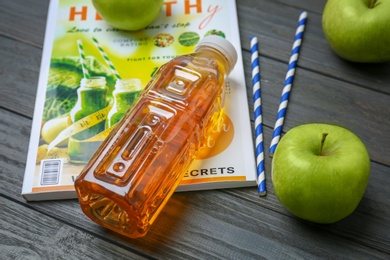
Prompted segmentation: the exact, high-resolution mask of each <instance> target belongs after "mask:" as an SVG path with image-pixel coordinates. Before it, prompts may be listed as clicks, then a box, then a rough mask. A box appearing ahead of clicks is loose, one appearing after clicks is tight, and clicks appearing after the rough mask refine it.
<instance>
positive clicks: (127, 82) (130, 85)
mask: <svg viewBox="0 0 390 260" xmlns="http://www.w3.org/2000/svg"><path fill="white" fill-rule="evenodd" d="M115 90H117V91H119V92H128V91H140V90H141V80H140V79H137V78H127V79H118V80H117V81H116V83H115Z"/></svg>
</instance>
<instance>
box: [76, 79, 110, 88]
mask: <svg viewBox="0 0 390 260" xmlns="http://www.w3.org/2000/svg"><path fill="white" fill-rule="evenodd" d="M80 87H81V88H89V89H104V88H105V87H106V78H105V77H91V78H89V79H86V78H83V79H81V82H80Z"/></svg>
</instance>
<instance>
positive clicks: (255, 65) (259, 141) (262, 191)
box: [250, 36, 267, 196]
mask: <svg viewBox="0 0 390 260" xmlns="http://www.w3.org/2000/svg"><path fill="white" fill-rule="evenodd" d="M250 45H251V62H252V85H253V103H254V104H253V111H254V116H255V136H256V144H255V145H256V165H257V191H258V193H259V195H260V196H265V195H266V194H267V189H266V186H265V171H264V143H263V119H262V117H263V115H262V111H261V89H260V69H259V68H260V66H259V52H258V43H257V37H254V36H253V37H252V38H251V42H250Z"/></svg>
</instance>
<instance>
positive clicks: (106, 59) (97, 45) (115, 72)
mask: <svg viewBox="0 0 390 260" xmlns="http://www.w3.org/2000/svg"><path fill="white" fill-rule="evenodd" d="M92 41H93V43H94V44H95V46H96V48H97V49H98V50H99V52H100V54H101V55H102V57H103V59H104V61H105V62H106V63H107V65H108V67H110V69H111V72H112V74H114V76H115V78H116V79H121V76H120V75H119V73H118V71H117V70H116V69H115V66H114V64H113V63H112V62H111V60H110V58H108V56H107V54H106V52H105V51H104V49H103V47H102V46H101V45H100V43H99V41H98V40H97V39H96V38H95V37H92Z"/></svg>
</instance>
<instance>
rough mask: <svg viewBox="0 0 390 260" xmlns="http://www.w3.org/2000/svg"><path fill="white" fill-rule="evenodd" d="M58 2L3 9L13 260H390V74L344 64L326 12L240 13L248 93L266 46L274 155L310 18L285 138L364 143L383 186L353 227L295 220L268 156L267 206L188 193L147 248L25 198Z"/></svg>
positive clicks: (235, 193) (250, 196) (1, 187)
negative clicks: (334, 132) (254, 50)
mask: <svg viewBox="0 0 390 260" xmlns="http://www.w3.org/2000/svg"><path fill="white" fill-rule="evenodd" d="M48 2H49V0H40V1H34V0H12V1H8V0H7V1H1V2H0V86H1V94H0V109H1V113H0V121H1V123H0V149H1V153H0V160H1V161H0V227H1V231H0V258H1V259H15V258H18V259H100V258H104V259H129V258H137V259H139V258H159V259H168V258H169V259H176V258H181V259H191V258H199V259H214V258H220V259H260V258H270V259H295V258H300V259H302V258H304V259H313V258H329V259H337V258H351V259H390V119H389V116H390V108H389V104H390V63H386V64H377V65H371V64H353V63H349V62H346V61H344V60H341V59H340V58H338V57H337V56H336V55H335V54H334V53H333V52H332V51H331V49H330V47H329V45H328V43H327V41H326V39H325V37H324V34H323V31H322V28H321V14H322V10H323V7H324V5H325V2H326V1H325V0H311V1H303V0H297V1H287V0H279V1H271V0H259V1H255V0H239V1H237V5H238V16H239V17H238V18H239V23H240V35H241V43H242V49H243V57H244V67H245V73H246V86H247V89H248V100H251V80H250V77H251V75H250V73H251V70H250V53H249V39H250V36H252V35H256V36H258V38H259V42H260V54H261V57H260V63H261V64H260V66H261V72H262V82H261V83H262V89H263V113H264V124H265V126H264V131H265V145H266V147H268V146H269V140H270V139H271V133H272V128H273V124H274V121H275V116H276V111H277V108H278V103H279V98H280V93H281V90H282V87H283V82H284V77H285V73H286V69H287V62H288V59H289V55H290V52H291V45H292V41H293V37H294V33H295V29H296V21H297V18H298V15H299V13H300V11H301V10H306V11H308V14H309V20H308V24H307V28H306V32H305V36H304V43H303V46H302V49H301V56H300V60H299V64H298V69H297V71H296V77H295V81H294V87H293V93H292V96H291V99H290V103H289V108H288V113H287V119H286V121H285V125H284V130H285V131H287V130H289V129H291V128H292V127H294V126H297V125H300V124H304V123H312V122H323V123H332V124H337V125H341V126H344V127H346V128H349V129H350V130H352V131H353V132H355V133H356V134H357V135H358V136H359V137H360V138H361V139H362V140H363V141H364V143H365V144H366V145H367V148H368V150H369V153H370V156H371V162H372V164H371V176H370V181H369V184H368V187H367V190H366V193H365V195H364V197H363V199H362V201H361V202H360V204H359V206H358V208H357V210H356V211H355V212H354V213H353V214H352V215H350V216H349V217H347V218H345V219H343V220H341V221H340V222H338V223H335V224H331V225H319V224H313V223H308V222H306V221H303V220H300V219H297V218H296V217H294V216H292V215H291V214H289V213H288V212H287V211H286V209H284V208H283V206H282V205H281V204H280V203H279V201H278V200H277V198H276V196H275V194H274V192H273V188H272V181H271V175H270V172H271V164H270V162H271V160H270V159H269V158H268V156H267V160H266V171H267V174H266V176H267V180H268V185H267V188H268V195H267V196H266V197H264V198H259V197H258V195H257V192H256V189H255V188H240V189H224V190H212V191H197V192H183V193H176V194H174V196H173V197H172V199H171V200H170V201H169V203H168V205H167V206H166V208H165V209H164V211H163V212H162V214H161V215H160V216H159V218H158V219H157V221H156V222H155V224H154V225H153V227H152V228H151V230H150V232H149V233H148V235H147V236H145V237H144V238H140V239H128V238H125V237H122V236H119V235H117V234H115V233H113V232H110V231H109V230H106V229H104V228H102V227H100V226H98V225H96V224H95V223H93V222H92V221H90V220H89V219H88V218H87V217H86V216H85V215H84V214H83V213H82V212H81V210H80V207H79V204H78V202H77V200H65V201H44V202H34V203H28V202H26V201H25V200H24V199H23V198H22V197H21V195H20V193H21V187H22V181H23V175H24V170H25V162H26V156H27V151H28V141H29V138H30V130H31V122H32V121H31V120H32V116H33V108H34V102H35V95H36V89H37V82H38V75H39V68H40V60H41V53H42V45H43V39H44V30H45V22H46V15H47V8H48ZM250 103H251V102H250ZM250 108H251V109H252V105H251V106H250Z"/></svg>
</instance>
